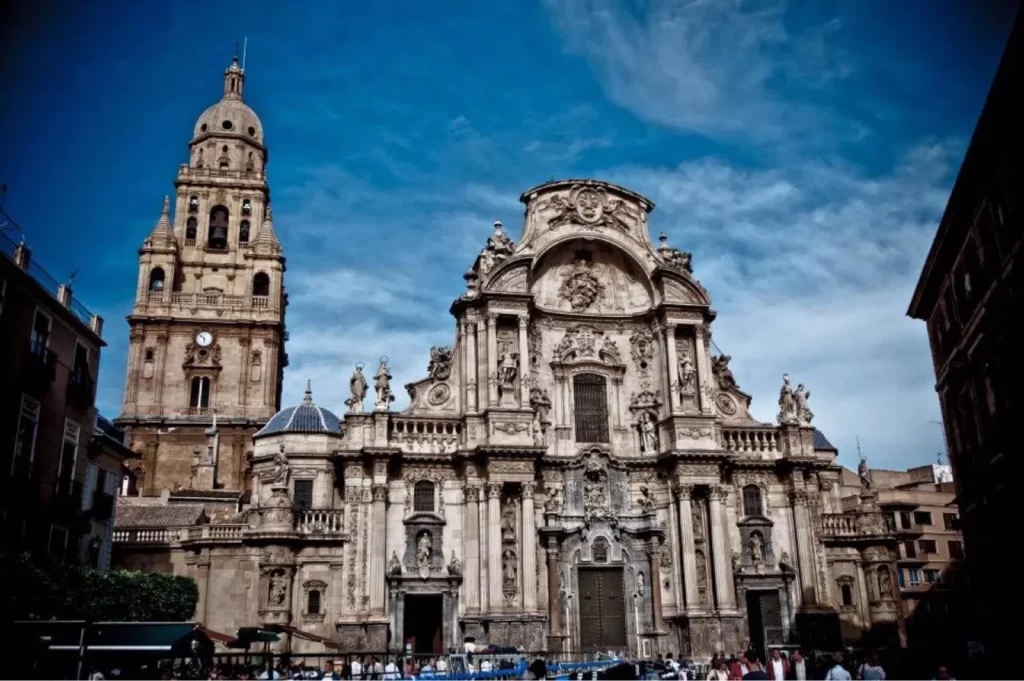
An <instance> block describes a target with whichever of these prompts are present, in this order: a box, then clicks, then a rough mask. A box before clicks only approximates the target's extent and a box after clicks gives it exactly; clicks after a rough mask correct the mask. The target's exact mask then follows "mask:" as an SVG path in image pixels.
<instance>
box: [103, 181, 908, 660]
mask: <svg viewBox="0 0 1024 681" xmlns="http://www.w3.org/2000/svg"><path fill="white" fill-rule="evenodd" d="M186 174H187V173H186ZM190 191H192V190H191V188H190V189H188V190H186V191H185V192H184V194H185V195H187V194H188V193H189V192H190ZM521 200H522V202H523V203H524V204H525V207H526V212H525V224H524V226H523V230H522V236H521V238H520V240H519V241H518V242H514V241H512V239H511V238H510V237H509V236H508V235H507V234H506V233H505V231H504V229H503V227H502V225H501V224H500V223H497V222H496V223H495V225H494V232H493V233H492V234H491V235H490V237H489V238H488V239H487V242H486V245H485V246H484V248H483V250H482V251H481V252H480V254H479V256H478V257H477V258H476V259H475V261H474V262H473V264H472V266H471V268H470V270H469V271H468V272H467V273H466V274H465V275H464V278H465V280H466V290H465V293H464V294H463V295H461V296H460V297H459V298H458V299H457V300H455V302H454V303H453V305H452V307H451V313H452V314H453V315H454V317H455V319H456V322H457V323H456V337H455V338H454V342H453V344H452V345H451V346H446V347H435V348H433V349H432V350H431V353H430V355H431V359H430V363H429V366H428V367H426V373H427V375H426V377H425V378H423V379H422V380H419V381H416V382H414V383H411V384H409V385H408V386H406V387H407V390H408V391H409V395H410V404H409V406H408V408H406V409H405V410H404V411H402V412H401V413H396V412H393V411H391V409H390V405H391V402H392V401H393V399H394V396H393V391H392V386H391V376H390V374H389V371H388V366H387V358H381V359H380V360H379V362H375V364H376V366H375V367H373V368H372V375H371V371H370V370H368V371H367V373H366V375H364V374H363V367H362V365H360V366H359V367H357V369H356V371H355V373H353V375H352V377H351V383H350V385H351V387H352V397H351V398H350V399H349V400H348V401H347V402H346V406H347V412H346V414H345V415H344V418H343V419H340V420H339V419H338V417H336V416H334V414H332V413H331V412H329V411H327V410H325V409H321V408H319V407H317V406H315V405H314V404H313V401H312V395H311V393H310V392H309V391H307V396H306V399H305V400H304V401H303V403H302V404H301V405H298V406H296V407H290V408H288V409H286V410H284V411H282V412H280V413H278V414H277V415H275V416H274V418H273V419H271V420H270V421H269V422H268V423H267V424H266V426H265V427H264V428H263V429H262V430H260V432H258V433H256V435H255V436H254V438H253V452H254V453H253V456H252V458H251V462H250V463H251V468H250V469H249V470H247V471H246V473H247V475H248V476H249V479H250V480H251V490H252V496H251V498H250V500H249V503H248V504H246V505H245V508H244V509H243V513H242V514H241V515H240V516H238V517H237V518H233V519H232V522H230V523H225V522H220V523H216V522H215V523H213V524H206V525H194V526H190V527H179V528H166V527H164V528H143V527H135V528H132V529H130V530H129V529H124V530H122V531H121V532H119V535H118V542H119V544H118V545H119V551H118V558H119V561H120V562H121V564H123V565H136V564H153V559H152V556H153V555H154V554H159V553H166V552H170V554H171V555H172V556H174V557H173V558H171V559H169V560H167V561H165V562H164V564H165V565H170V566H171V567H172V568H173V569H174V570H175V571H179V572H182V573H184V574H190V575H192V576H194V577H195V578H196V579H197V581H198V583H199V588H200V594H201V600H200V605H199V612H198V613H197V617H198V618H199V619H200V620H202V621H203V622H204V623H205V624H206V625H207V626H209V627H212V628H213V629H215V630H221V631H233V630H234V629H235V628H236V627H239V626H243V625H252V624H256V623H259V622H264V623H273V624H282V625H287V626H290V627H294V628H296V629H298V630H301V631H305V632H309V633H312V634H316V635H318V636H325V637H328V638H331V639H334V640H336V641H338V643H339V644H340V646H341V648H342V649H345V650H384V649H395V648H399V647H401V646H403V645H404V644H405V643H407V642H410V643H412V645H413V646H414V647H415V648H416V649H417V650H443V649H447V648H449V647H450V646H453V645H456V644H457V643H458V642H459V641H461V640H462V638H463V637H464V636H475V637H476V639H477V640H478V641H482V640H486V641H490V642H493V643H499V644H506V645H517V646H523V647H525V648H527V649H529V650H540V649H550V650H570V651H571V650H593V649H601V650H608V649H621V650H629V651H632V652H634V653H650V654H653V653H657V652H668V651H682V652H683V653H685V654H688V655H690V656H692V657H694V658H698V659H700V658H703V659H706V658H708V657H710V656H711V654H712V653H713V652H715V651H718V650H730V651H735V650H739V649H742V648H743V647H745V646H746V645H747V644H748V643H752V644H754V645H756V646H764V645H766V644H768V643H795V642H796V641H797V640H798V639H799V640H801V641H802V642H803V643H805V644H811V645H814V644H820V645H821V646H831V645H838V638H839V631H840V627H839V619H840V617H842V618H844V619H847V620H850V621H854V622H855V625H856V631H857V632H863V631H866V630H870V629H874V630H875V631H876V632H877V631H882V630H886V628H891V627H894V626H895V622H896V619H897V612H898V608H897V599H898V597H899V592H898V590H897V589H895V588H894V586H893V582H894V579H893V577H892V576H893V574H894V573H893V572H892V570H893V569H894V565H895V561H896V558H897V554H896V552H895V551H894V550H893V549H894V548H895V538H894V535H893V534H892V533H891V532H890V528H889V527H888V526H887V525H886V522H885V520H884V517H883V516H882V514H881V512H879V511H878V508H877V505H876V504H875V497H874V492H873V491H872V490H871V488H870V485H869V484H868V483H866V486H865V488H864V491H863V494H862V497H861V499H862V503H861V505H860V506H859V507H858V508H857V509H856V510H855V511H853V512H849V513H843V512H842V507H841V503H840V471H841V469H840V468H839V467H838V466H837V465H836V463H835V455H836V452H835V449H834V448H832V446H831V445H829V444H828V442H827V440H825V438H824V437H823V436H822V435H821V433H819V432H817V431H816V430H814V428H813V427H812V426H811V421H812V418H813V414H812V413H811V411H810V409H809V407H808V403H807V396H808V393H807V392H806V390H805V389H804V386H803V385H802V384H798V385H797V386H796V387H792V386H791V385H790V383H789V377H788V376H786V377H784V379H783V387H782V389H781V390H780V395H779V419H778V420H779V424H778V425H775V424H770V423H761V422H758V421H756V420H755V419H753V418H752V417H751V415H750V413H749V411H748V408H749V405H750V401H751V397H750V395H748V394H746V393H744V392H743V391H742V390H741V389H740V387H739V385H738V383H737V378H736V377H735V376H733V374H732V372H731V371H730V369H729V366H728V364H729V357H728V356H727V355H717V356H716V355H715V354H714V353H713V352H712V344H711V324H712V322H713V320H714V318H715V315H716V313H715V312H714V310H712V309H711V307H710V304H711V301H710V298H709V295H708V292H707V291H706V290H705V289H704V287H703V286H702V285H701V284H700V282H699V281H698V280H697V279H696V278H695V277H694V275H693V266H692V262H691V256H690V254H689V253H686V252H683V251H680V250H678V249H675V248H671V247H669V246H668V245H667V243H666V239H665V238H664V237H662V238H661V243H660V245H659V246H657V247H656V246H655V245H654V244H653V243H652V242H651V240H650V237H649V233H648V224H647V218H648V214H649V213H650V212H651V210H652V209H653V204H652V203H651V202H650V201H649V200H647V199H646V198H644V197H643V196H641V195H639V194H637V193H634V192H632V191H630V190H628V189H625V188H622V187H618V186H616V185H613V184H610V183H607V182H601V181H596V180H585V179H581V180H564V181H552V182H547V183H545V184H542V185H540V186H537V187H535V188H533V189H530V190H528V191H527V192H526V193H524V194H523V195H522V197H521ZM204 205H205V204H204ZM144 250H145V249H144ZM156 255H157V254H156V253H154V254H153V255H152V256H148V255H144V257H153V258H155V257H156ZM161 257H166V258H167V261H166V262H168V263H169V262H171V258H172V254H171V253H166V254H163V253H162V252H161ZM239 262H245V263H246V266H247V267H249V268H250V269H246V270H240V271H244V272H246V273H251V271H252V268H253V267H255V263H254V262H253V261H251V260H250V259H249V258H248V257H245V258H243V259H242V260H239ZM275 263H277V264H279V263H280V258H279V255H278V257H276V259H275V258H269V259H268V260H266V264H267V265H268V266H271V265H274V264H275ZM168 266H170V265H168ZM204 271H205V270H204ZM275 272H278V274H277V275H275V276H278V278H277V279H273V278H272V281H273V282H275V285H277V286H279V281H280V280H279V271H277V270H275ZM203 276H205V275H203ZM246 276H248V274H247V275H246ZM239 278H240V279H241V278H242V277H239ZM140 281H144V278H140ZM189 281H190V282H191V279H189ZM140 287H141V284H140ZM140 296H142V297H143V299H144V298H145V296H144V295H143V292H142V290H141V288H140ZM139 305H140V306H139V307H137V309H136V311H135V313H133V319H134V320H136V321H135V322H133V332H132V333H133V345H132V348H133V351H132V352H133V354H132V362H133V363H136V364H133V367H134V368H133V370H132V373H131V375H130V378H129V389H128V393H127V394H126V397H125V404H126V411H131V409H129V408H128V406H129V405H135V406H133V407H132V409H136V408H138V409H139V411H140V413H150V411H151V408H149V407H146V408H143V407H142V405H143V404H146V405H151V404H154V400H161V399H163V400H165V402H162V403H161V402H157V404H158V405H159V404H170V403H171V402H172V401H173V400H177V401H178V402H180V401H181V399H182V398H183V393H182V391H181V386H180V385H179V386H178V388H176V389H175V391H174V392H173V395H175V397H174V398H173V400H171V398H170V397H169V396H170V395H171V394H172V393H169V392H168V389H163V390H150V391H149V392H146V391H145V390H143V389H142V388H140V387H139V386H141V385H145V384H141V383H139V381H140V380H152V379H140V378H139V375H138V367H137V363H138V362H139V361H140V360H139V357H140V356H142V355H139V354H138V353H139V351H141V350H144V348H145V345H146V343H148V340H146V339H148V336H145V337H144V338H142V339H139V340H138V341H137V342H136V340H135V339H136V336H137V334H138V333H139V329H143V330H147V331H146V332H147V333H148V329H150V328H151V327H150V326H149V322H148V320H149V317H146V320H147V321H146V323H142V319H143V318H142V316H141V315H142V312H143V308H144V309H145V310H148V309H149V308H148V305H150V303H143V302H140V304H139ZM186 313H188V314H192V315H194V317H193V318H191V320H190V321H189V320H187V319H185V318H183V317H179V316H177V315H185V317H187V314H186ZM263 313H265V311H264V312H263ZM166 314H172V315H175V316H173V320H174V322H173V323H171V322H161V324H162V325H164V326H160V327H159V328H171V329H174V328H176V327H175V326H174V323H177V322H178V321H180V322H181V323H182V328H187V329H188V333H191V332H192V329H194V328H202V326H203V324H205V323H207V322H206V318H205V317H203V316H202V315H203V311H202V310H201V309H198V308H197V309H193V310H192V311H191V312H189V311H188V310H184V309H183V310H179V309H177V308H175V311H174V312H173V313H172V312H167V313H166ZM261 314H262V313H261ZM241 320H242V321H244V322H245V323H244V324H240V325H238V326H237V327H232V328H238V329H245V330H246V331H245V333H246V334H249V335H247V336H246V337H248V338H251V339H252V340H250V341H249V343H248V344H244V343H242V342H241V341H240V340H239V339H235V340H234V341H233V345H234V346H235V347H238V346H240V347H244V348H248V349H252V348H253V347H255V346H254V344H255V343H257V341H256V339H255V335H254V334H256V332H257V330H259V331H260V333H263V334H265V335H264V336H261V337H260V340H259V341H258V342H259V343H260V344H265V343H268V342H272V341H274V340H275V339H276V338H278V337H279V336H277V335H275V334H277V333H278V331H279V327H278V326H275V325H274V324H267V325H265V326H264V325H261V324H257V323H255V321H254V319H253V318H252V317H243V318H241ZM278 321H279V320H278ZM168 325H169V326H168ZM187 336H188V334H181V339H180V342H182V343H184V342H187V341H188V337H187ZM160 347H161V348H162V349H161V350H160V353H161V354H160V355H159V356H160V358H161V359H160V362H161V367H164V366H170V364H169V361H170V360H167V361H166V362H165V361H164V359H163V357H165V356H166V353H167V352H168V349H169V348H173V347H174V346H172V345H168V344H166V343H165V344H164V345H163V346H160ZM180 350H182V348H179V355H180ZM271 354H272V353H270V352H267V353H265V354H264V357H265V358H269V357H270V355H271ZM221 357H222V361H230V362H231V363H232V364H231V366H230V367H228V366H225V370H224V372H223V374H222V375H223V376H229V375H230V376H235V377H236V378H235V379H231V380H232V381H237V377H238V376H242V377H243V378H244V377H246V376H248V375H249V374H247V373H245V372H241V369H242V366H241V365H239V364H238V362H236V361H234V360H228V359H227V358H229V357H240V355H237V353H236V354H234V355H232V354H230V353H227V352H223V353H222V354H221ZM175 361H177V359H176V360H175ZM167 371H168V370H166V369H161V370H158V371H156V372H155V373H154V375H155V376H165V377H166V378H164V379H161V380H164V381H165V383H164V385H165V386H169V385H170V383H171V381H172V378H171V376H172V375H173V376H174V379H173V380H175V381H176V380H179V376H180V373H181V372H180V370H178V369H175V371H173V372H171V373H167ZM277 375H278V374H277V370H276V367H275V365H272V364H269V363H268V365H267V373H266V374H265V380H266V381H273V380H276V378H277ZM331 378H332V379H333V380H338V378H339V377H331ZM229 385H230V386H232V388H231V390H229V391H228V392H229V395H228V400H229V402H228V404H231V405H237V406H238V410H237V412H236V416H237V417H238V418H243V417H244V418H251V419H255V418H259V417H261V416H269V415H270V414H269V411H267V409H268V407H269V405H270V404H271V403H272V402H271V401H270V399H269V396H270V395H272V394H274V391H275V390H276V388H271V387H269V385H268V384H260V385H262V386H263V389H262V391H257V394H258V395H260V396H262V397H261V399H257V400H255V401H253V400H251V399H249V398H248V396H249V395H250V394H251V393H250V392H248V391H247V390H245V389H243V388H241V387H240V386H241V385H242V384H241V383H238V382H231V383H229ZM235 388H237V390H238V392H237V399H236V395H235ZM367 393H369V395H368V394H367ZM367 399H369V403H368V404H367ZM176 403H177V402H175V404H176ZM218 409H220V401H219V399H218ZM219 413H222V412H219ZM247 446H248V443H247V442H244V443H241V444H240V449H242V450H244V449H245V448H246V447H247ZM187 454H188V452H187V451H186V452H184V453H183V454H182V455H181V456H183V457H184V459H181V460H182V461H187V459H188V457H187V456H186V455H187ZM158 458H159V460H160V462H161V465H162V462H163V458H160V457H158ZM237 461H238V462H239V463H237V464H233V465H237V466H239V468H237V469H231V470H237V471H239V472H241V471H242V470H243V469H242V468H241V467H240V466H241V463H240V462H241V459H237ZM179 463H180V462H179ZM182 470H184V469H182ZM218 476H219V474H218ZM155 477H156V478H157V479H156V480H153V481H152V482H147V485H146V486H144V490H145V492H146V493H149V494H152V493H154V492H155V491H156V490H158V489H159V488H160V487H161V486H166V485H168V484H169V482H170V480H171V478H170V477H161V475H160V474H159V473H157V475H156V476H155ZM218 479H219V477H218ZM229 484H235V483H229ZM127 501H129V500H126V502H127ZM170 501H173V499H172V498H170V497H169V498H168V503H169V502H170ZM839 577H842V578H843V579H849V580H853V583H855V584H856V585H857V598H858V599H860V600H861V602H862V603H863V604H864V605H865V607H864V608H862V609H860V610H858V611H857V612H852V611H851V612H847V611H845V610H841V609H839V608H837V605H836V604H837V603H838V602H839V601H838V600H837V592H838V590H839V589H840V585H839V584H838V583H837V581H836V580H837V578H839ZM411 614H412V615H413V616H410V615H411ZM889 633H893V632H891V631H890V632H889ZM410 639H411V640H410ZM289 645H292V646H293V647H294V648H296V649H302V648H303V647H304V646H306V647H312V648H313V649H316V648H318V647H319V646H320V645H321V644H319V643H309V642H303V640H302V639H300V638H297V639H295V640H293V641H290V642H289Z"/></svg>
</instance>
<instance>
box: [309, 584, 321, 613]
mask: <svg viewBox="0 0 1024 681" xmlns="http://www.w3.org/2000/svg"><path fill="white" fill-rule="evenodd" d="M306 614H307V615H319V614H320V591H319V590H318V589H311V590H310V592H309V593H308V594H306Z"/></svg>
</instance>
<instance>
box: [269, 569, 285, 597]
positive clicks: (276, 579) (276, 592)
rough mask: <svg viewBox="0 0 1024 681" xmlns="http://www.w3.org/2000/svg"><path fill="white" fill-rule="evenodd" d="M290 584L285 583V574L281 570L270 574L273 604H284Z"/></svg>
mask: <svg viewBox="0 0 1024 681" xmlns="http://www.w3.org/2000/svg"><path fill="white" fill-rule="evenodd" d="M287 591H288V585H287V584H285V581H284V575H282V574H281V573H280V571H276V570H275V571H274V573H273V574H272V575H270V603H271V605H283V604H284V599H285V595H286V594H287Z"/></svg>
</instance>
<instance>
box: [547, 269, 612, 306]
mask: <svg viewBox="0 0 1024 681" xmlns="http://www.w3.org/2000/svg"><path fill="white" fill-rule="evenodd" d="M561 276H562V285H561V287H560V288H559V289H558V295H559V297H561V298H562V299H563V300H565V301H566V302H568V303H569V307H571V308H572V309H573V311H574V312H583V311H585V310H587V309H588V308H589V307H591V306H592V305H594V303H597V302H598V301H600V300H602V299H603V298H604V294H605V283H604V281H603V277H602V276H601V274H600V272H599V270H598V267H597V266H596V265H595V264H594V263H593V262H592V261H591V260H590V259H589V258H583V257H578V258H577V259H576V261H575V262H573V264H572V265H569V266H566V267H564V268H563V272H562V275H561Z"/></svg>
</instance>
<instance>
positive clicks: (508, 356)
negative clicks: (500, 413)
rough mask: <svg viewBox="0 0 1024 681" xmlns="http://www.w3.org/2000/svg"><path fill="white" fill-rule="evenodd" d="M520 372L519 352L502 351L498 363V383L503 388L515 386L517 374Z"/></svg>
mask: <svg viewBox="0 0 1024 681" xmlns="http://www.w3.org/2000/svg"><path fill="white" fill-rule="evenodd" d="M518 373H519V353H516V352H511V351H508V350H506V351H505V352H503V353H501V362H500V363H499V364H498V385H499V387H500V388H502V389H503V390H512V389H513V388H515V384H516V375H517V374H518Z"/></svg>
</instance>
